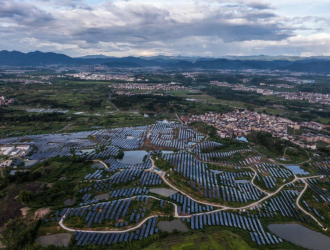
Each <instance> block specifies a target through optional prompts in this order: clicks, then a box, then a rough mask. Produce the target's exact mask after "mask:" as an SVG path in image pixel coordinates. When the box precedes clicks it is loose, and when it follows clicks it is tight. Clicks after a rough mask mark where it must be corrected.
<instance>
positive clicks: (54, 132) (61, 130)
mask: <svg viewBox="0 0 330 250" xmlns="http://www.w3.org/2000/svg"><path fill="white" fill-rule="evenodd" d="M73 124H74V123H69V124H68V125H66V126H65V127H64V128H61V129H60V130H57V131H55V132H53V133H58V132H61V131H63V130H66V129H67V128H68V127H70V126H71V125H73Z"/></svg>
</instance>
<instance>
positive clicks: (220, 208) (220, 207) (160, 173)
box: [59, 157, 326, 233]
mask: <svg viewBox="0 0 330 250" xmlns="http://www.w3.org/2000/svg"><path fill="white" fill-rule="evenodd" d="M150 161H151V163H152V166H151V168H150V169H147V170H145V171H148V172H153V173H156V174H157V175H158V176H159V177H160V178H161V179H162V180H163V181H164V183H166V184H167V185H168V186H169V187H171V188H172V189H174V190H175V191H177V192H179V193H181V194H183V195H185V196H187V197H188V198H190V199H191V200H193V201H195V202H197V203H200V204H202V205H209V206H213V207H216V208H218V209H215V210H212V211H209V212H202V213H195V214H194V215H202V214H211V213H214V212H218V211H225V210H241V209H249V208H251V207H254V206H256V205H258V204H259V203H261V202H263V201H265V200H267V199H269V198H271V197H273V196H274V195H276V194H278V193H279V192H280V191H281V190H282V189H283V188H284V187H285V186H286V185H287V184H291V183H295V182H296V181H298V180H302V181H303V182H304V183H305V186H304V189H303V190H302V191H301V192H300V193H299V196H298V197H297V200H296V205H297V207H298V208H299V209H300V210H301V211H302V212H304V213H305V214H306V215H308V216H310V218H312V219H313V220H314V221H315V222H316V223H317V224H318V225H319V226H320V227H322V229H323V230H326V228H325V227H324V226H323V225H322V224H321V223H320V222H319V221H318V220H317V219H316V218H315V217H314V216H313V215H312V214H310V213H308V212H307V211H306V210H304V209H303V208H302V207H301V206H300V204H299V200H300V198H301V197H302V195H303V194H304V192H305V191H306V190H307V187H308V183H307V182H306V179H310V178H317V177H320V176H319V175H316V176H309V177H297V176H296V175H295V174H294V173H293V175H294V179H293V180H292V181H290V182H288V183H285V184H283V185H282V186H280V187H279V188H278V189H277V190H276V191H274V192H268V191H267V190H263V189H261V188H260V187H258V186H257V185H256V184H254V179H255V178H256V176H257V172H256V171H255V170H254V169H253V168H252V167H250V168H251V170H252V171H253V172H254V176H253V178H252V180H251V184H252V185H253V186H254V187H256V188H258V189H259V190H260V191H262V192H263V193H265V194H266V196H265V197H263V198H261V199H260V200H258V201H256V202H254V203H251V204H249V205H246V206H241V207H229V206H223V205H221V204H216V203H211V202H206V201H202V200H197V199H195V198H193V197H191V196H189V195H188V194H187V193H185V192H184V191H182V190H180V189H178V188H177V187H175V186H174V185H173V184H171V183H170V182H169V181H168V180H167V179H166V178H165V176H166V173H165V172H164V171H159V170H157V167H156V166H155V162H154V160H153V159H152V157H150ZM98 162H100V163H102V164H104V165H106V164H105V163H104V162H102V161H98ZM135 197H136V196H133V197H130V198H135ZM149 197H150V198H153V199H156V200H161V199H159V198H157V197H154V196H150V195H149ZM127 199H129V198H125V199H124V200H127ZM165 202H168V203H171V204H172V205H173V206H174V217H175V218H190V217H192V215H179V214H178V206H177V205H176V204H175V203H173V202H170V201H165ZM67 213H68V212H66V213H65V214H64V215H63V216H62V218H61V220H60V221H59V225H60V226H61V227H62V228H63V229H65V230H67V231H70V232H74V231H78V232H79V231H81V232H93V233H127V232H130V231H134V230H136V229H138V228H140V227H141V226H142V225H143V224H144V223H145V222H146V221H148V220H149V219H151V218H153V217H155V216H156V217H160V216H159V215H152V216H149V217H147V218H145V219H143V220H142V221H141V222H140V223H138V224H137V225H135V226H134V227H131V228H128V229H125V230H103V231H94V230H79V229H73V228H69V227H67V226H65V225H64V224H63V221H64V219H65V217H66V214H67ZM161 217H164V216H161Z"/></svg>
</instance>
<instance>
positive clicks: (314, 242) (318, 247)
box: [268, 223, 330, 250]
mask: <svg viewBox="0 0 330 250" xmlns="http://www.w3.org/2000/svg"><path fill="white" fill-rule="evenodd" d="M268 229H269V230H270V231H271V232H273V233H274V234H276V235H277V236H279V237H281V238H283V239H285V240H287V241H290V242H292V243H294V244H296V245H299V246H302V247H305V248H307V249H314V250H324V249H329V246H330V237H328V236H325V235H324V234H321V233H318V232H315V231H313V230H311V229H309V228H307V227H304V226H302V225H300V224H295V223H293V224H271V225H269V226H268Z"/></svg>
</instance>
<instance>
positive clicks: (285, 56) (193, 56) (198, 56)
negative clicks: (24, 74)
mask: <svg viewBox="0 0 330 250" xmlns="http://www.w3.org/2000/svg"><path fill="white" fill-rule="evenodd" d="M4 51H6V52H10V53H11V52H19V53H23V54H28V53H35V52H41V53H44V54H46V53H54V54H58V55H61V54H62V55H66V56H68V57H71V58H84V57H95V58H97V56H100V57H107V58H111V57H112V58H126V57H140V58H152V57H174V58H177V57H184V58H209V59H228V58H230V57H237V58H243V57H282V58H290V57H298V58H306V59H308V58H315V57H330V55H328V56H327V55H310V56H296V55H264V54H259V55H257V54H255V55H223V56H219V57H213V56H200V55H191V56H185V55H180V54H178V55H162V54H158V55H150V56H141V55H127V56H107V55H104V54H86V55H81V56H70V55H68V54H65V53H61V52H54V51H41V50H33V51H27V52H23V51H19V50H6V49H4V50H0V52H4ZM229 60H230V59H229Z"/></svg>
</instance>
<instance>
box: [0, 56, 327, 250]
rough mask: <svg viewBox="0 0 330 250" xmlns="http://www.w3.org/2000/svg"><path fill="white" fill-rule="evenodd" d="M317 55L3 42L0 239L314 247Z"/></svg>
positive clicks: (323, 156)
mask: <svg viewBox="0 0 330 250" xmlns="http://www.w3.org/2000/svg"><path fill="white" fill-rule="evenodd" d="M329 61H330V59H329V58H328V59H326V58H322V59H320V58H317V57H315V58H303V57H301V58H299V59H297V58H295V59H292V58H289V57H283V58H281V60H279V59H277V58H272V57H267V58H263V57H257V58H251V59H248V58H241V59H240V58H239V57H237V58H236V59H235V60H232V59H230V58H222V59H215V58H200V59H198V58H197V59H196V58H189V57H187V58H181V57H165V56H161V57H157V56H155V57H150V58H149V57H141V58H139V57H125V58H116V57H105V56H102V57H101V56H100V57H97V56H94V57H92V58H88V57H86V58H70V57H67V56H64V55H60V54H55V53H42V52H31V53H28V54H24V53H20V52H16V51H13V52H8V51H0V249H1V248H6V249H49V250H55V249H135V250H138V249H146V250H151V249H160V250H161V249H173V250H176V249H185V250H190V249H228V250H230V249H297V250H299V249H326V248H324V246H328V245H329V243H330V230H329V228H330V206H329V204H330V69H329V68H327V67H321V68H320V69H319V68H318V69H315V67H312V66H311V65H313V64H314V63H316V62H317V63H318V65H321V64H325V65H326V64H327V65H328V63H329ZM308 65H309V66H310V67H309V66H308ZM314 247H315V248H314Z"/></svg>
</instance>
